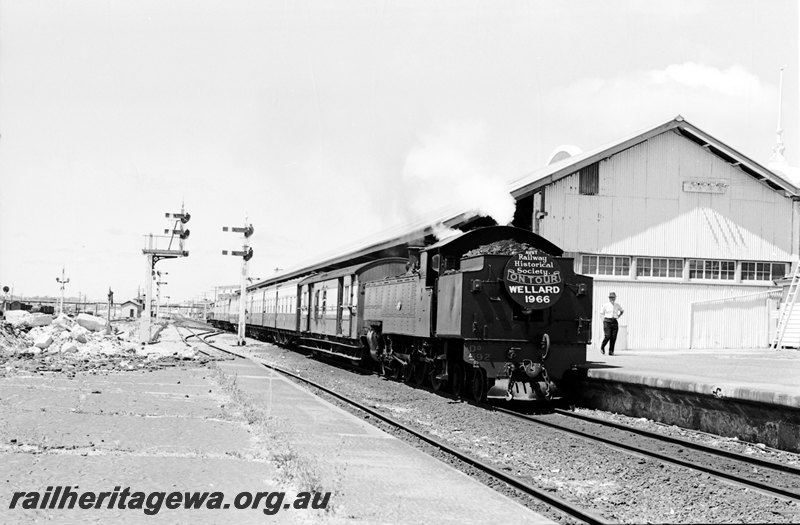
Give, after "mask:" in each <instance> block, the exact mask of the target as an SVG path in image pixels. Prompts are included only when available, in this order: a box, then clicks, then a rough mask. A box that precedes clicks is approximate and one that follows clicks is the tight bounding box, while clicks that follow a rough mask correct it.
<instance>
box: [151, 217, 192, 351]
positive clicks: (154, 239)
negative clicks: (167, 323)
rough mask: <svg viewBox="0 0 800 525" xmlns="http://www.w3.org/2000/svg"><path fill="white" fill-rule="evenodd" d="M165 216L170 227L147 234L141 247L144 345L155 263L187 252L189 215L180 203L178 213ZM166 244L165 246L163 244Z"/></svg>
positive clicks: (185, 254) (187, 254)
mask: <svg viewBox="0 0 800 525" xmlns="http://www.w3.org/2000/svg"><path fill="white" fill-rule="evenodd" d="M164 216H165V218H167V219H170V221H172V220H174V221H175V223H174V225H173V226H172V228H171V229H166V230H164V234H165V235H164V236H154V235H152V234H150V235H148V236H147V244H146V246H145V247H144V248H143V249H142V253H143V254H144V255H145V259H146V261H145V264H146V266H147V267H146V269H145V283H146V286H145V297H144V313H143V314H142V320H141V324H140V326H139V341H140V342H141V343H142V344H143V345H144V344H148V343H150V339H151V337H152V336H151V333H150V327H151V319H150V317H151V315H152V313H151V312H152V306H151V303H152V301H153V273H154V270H155V267H156V263H157V262H158V261H160V260H162V259H175V258H178V257H188V256H189V252H188V251H186V250H185V249H184V243H185V241H186V239H187V238H188V237H189V230H188V229H186V228H184V226H185V225H186V223H188V222H189V219H191V215H190V214H189V213H187V212H186V210H184V207H183V204H182V203H181V211H180V213H165V214H164ZM165 245H166V246H165Z"/></svg>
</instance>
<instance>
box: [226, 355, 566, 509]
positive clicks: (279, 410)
mask: <svg viewBox="0 0 800 525" xmlns="http://www.w3.org/2000/svg"><path fill="white" fill-rule="evenodd" d="M215 344H220V341H217V342H216V343H215ZM234 348H235V347H234ZM236 351H244V352H246V350H244V349H241V348H239V349H236ZM220 367H221V368H222V369H223V371H224V372H225V373H226V374H235V375H236V377H237V385H238V387H239V388H240V389H242V390H243V391H244V392H246V393H247V395H249V396H252V397H254V398H255V399H256V400H257V401H258V402H259V403H260V404H261V405H262V406H263V407H264V408H265V409H266V410H267V412H268V413H269V414H271V415H272V416H274V417H277V418H278V419H280V420H281V421H284V422H285V426H284V427H283V428H284V432H285V438H286V439H288V440H289V441H290V442H291V444H292V447H293V449H294V450H296V451H297V452H298V453H299V454H300V455H301V456H304V457H310V458H313V461H314V462H315V464H316V465H317V466H318V467H319V468H321V469H322V470H323V471H324V474H323V478H325V479H330V480H334V483H335V484H334V485H326V487H325V490H335V491H336V494H335V495H334V497H333V498H334V499H335V503H336V506H337V510H336V515H337V516H338V517H339V518H346V519H345V521H349V520H351V519H352V520H353V521H358V522H363V523H370V524H378V523H387V524H389V523H391V524H397V523H409V524H412V523H414V524H415V523H434V522H435V523H454V524H465V523H476V524H477V523H505V522H508V523H551V521H550V520H549V519H547V518H545V517H544V516H541V515H539V514H536V513H534V512H532V511H530V510H529V509H527V508H525V507H523V506H521V505H519V504H518V503H516V502H514V501H512V500H510V499H508V498H507V497H505V496H503V495H501V494H499V493H497V492H495V491H494V490H492V489H490V488H489V487H487V486H485V485H483V484H481V483H478V482H476V481H475V480H473V479H471V478H469V477H468V476H466V475H465V474H463V473H461V472H459V471H457V470H454V469H452V468H451V467H449V466H448V465H446V464H444V463H442V462H440V461H439V460H437V459H434V458H432V457H430V456H428V455H427V454H425V453H423V452H420V451H418V450H416V449H414V448H413V447H411V446H410V445H407V444H406V443H404V442H402V441H400V440H399V439H397V438H395V437H392V436H390V435H389V434H386V433H385V432H383V431H381V430H378V429H377V428H375V427H373V426H372V425H370V424H368V423H366V422H365V421H363V420H361V419H359V418H357V417H355V416H353V415H352V414H350V413H348V412H345V411H344V410H342V409H340V408H338V407H336V406H334V405H332V404H330V403H328V402H326V401H324V400H322V399H320V398H318V397H316V396H314V395H312V394H311V393H310V392H309V391H307V390H306V389H304V388H303V387H301V386H298V385H297V384H295V383H293V382H291V381H289V380H287V379H285V378H284V377H282V376H280V375H279V374H277V373H276V372H273V371H270V370H269V369H266V368H264V367H261V366H258V365H256V364H254V363H253V362H251V361H249V360H245V359H239V360H235V361H229V362H223V363H220Z"/></svg>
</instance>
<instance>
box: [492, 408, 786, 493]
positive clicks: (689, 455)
mask: <svg viewBox="0 0 800 525" xmlns="http://www.w3.org/2000/svg"><path fill="white" fill-rule="evenodd" d="M490 408H491V409H493V410H495V411H496V412H500V413H503V414H507V415H509V416H512V417H515V418H521V419H524V420H526V421H530V422H531V423H534V424H537V425H543V426H546V427H549V428H553V429H556V430H559V431H562V432H566V433H569V434H571V435H574V436H577V437H580V438H583V439H587V440H590V441H592V442H597V443H602V444H604V445H608V446H611V447H614V448H617V449H621V450H623V451H625V452H628V453H632V454H634V455H638V456H643V457H649V458H652V459H656V460H658V461H661V462H664V463H670V464H673V465H678V466H681V467H685V468H690V469H692V470H696V471H699V472H702V473H704V474H709V475H712V476H716V477H718V478H721V479H724V480H726V481H729V482H732V483H735V484H737V485H741V486H744V487H747V488H751V489H755V490H759V491H761V492H763V493H766V494H768V495H770V496H773V497H780V498H788V499H790V500H795V501H800V469H798V468H796V467H792V466H791V465H783V464H780V463H775V462H772V461H767V460H763V459H760V458H756V457H751V456H746V455H744V454H739V453H735V452H730V451H727V450H721V449H718V448H715V447H709V446H706V445H702V444H699V443H695V442H692V441H688V440H683V439H678V438H674V437H670V436H664V435H661V434H656V433H653V432H648V431H645V430H640V429H636V428H633V427H630V426H627V425H621V424H618V423H613V422H608V421H603V420H600V419H596V418H592V417H589V416H584V415H580V414H575V413H572V412H569V411H566V410H560V409H556V411H555V413H554V414H551V415H547V416H531V415H526V414H521V413H519V412H515V411H513V410H508V409H505V408H502V407H497V406H491V407H490ZM576 422H577V424H576ZM712 465H713V466H712Z"/></svg>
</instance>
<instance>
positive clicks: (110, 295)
mask: <svg viewBox="0 0 800 525" xmlns="http://www.w3.org/2000/svg"><path fill="white" fill-rule="evenodd" d="M113 307H114V292H112V291H111V287H110V286H109V287H108V320H107V326H106V329H107V330H108V333H109V334H110V333H111V309H112V308H113Z"/></svg>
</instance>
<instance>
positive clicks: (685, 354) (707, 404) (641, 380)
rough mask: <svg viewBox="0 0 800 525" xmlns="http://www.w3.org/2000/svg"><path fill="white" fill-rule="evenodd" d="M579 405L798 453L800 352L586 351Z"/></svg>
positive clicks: (799, 434)
mask: <svg viewBox="0 0 800 525" xmlns="http://www.w3.org/2000/svg"><path fill="white" fill-rule="evenodd" d="M589 358H590V362H589V363H588V364H587V365H586V366H585V367H583V368H584V369H585V371H586V380H585V381H584V382H583V384H582V385H581V386H580V391H579V394H578V395H579V397H580V402H581V404H582V405H584V406H589V407H592V408H598V409H602V410H610V411H614V412H619V413H623V414H627V415H630V416H635V417H647V418H648V419H653V420H656V421H662V422H664V423H670V424H676V425H679V426H683V427H687V428H695V429H698V430H704V431H708V432H713V433H716V434H720V435H723V436H731V437H738V438H739V439H743V440H747V441H754V442H761V443H764V444H767V445H769V446H772V447H776V448H782V449H785V450H791V451H794V452H797V451H800V352H799V351H795V350H785V349H784V350H769V349H736V350H718V349H714V350H694V349H693V350H687V349H684V350H681V349H676V350H618V351H617V352H616V353H615V355H614V356H609V355H608V354H606V355H602V354H600V352H599V351H597V350H591V351H590V355H589Z"/></svg>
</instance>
